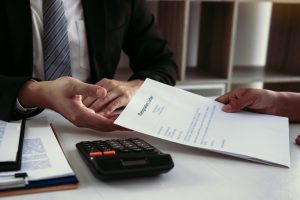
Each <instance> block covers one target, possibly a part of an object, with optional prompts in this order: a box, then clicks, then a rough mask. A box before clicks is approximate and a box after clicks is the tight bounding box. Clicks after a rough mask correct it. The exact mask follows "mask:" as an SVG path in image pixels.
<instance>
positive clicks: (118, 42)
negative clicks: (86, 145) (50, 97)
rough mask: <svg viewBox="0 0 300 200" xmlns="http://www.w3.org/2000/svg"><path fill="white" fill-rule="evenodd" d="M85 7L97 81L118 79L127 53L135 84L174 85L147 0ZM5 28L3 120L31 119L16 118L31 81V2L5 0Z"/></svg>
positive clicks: (1, 39)
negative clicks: (25, 87)
mask: <svg viewBox="0 0 300 200" xmlns="http://www.w3.org/2000/svg"><path fill="white" fill-rule="evenodd" d="M82 6H83V10H84V18H85V25H86V31H87V41H88V50H89V60H90V65H91V74H92V82H97V81H99V80H100V79H102V78H104V77H105V78H113V76H114V73H115V70H116V67H117V64H118V62H119V59H120V53H121V49H123V50H124V52H125V53H126V54H127V55H128V56H129V58H130V66H131V68H132V70H133V76H132V77H131V78H130V79H131V80H132V79H145V78H147V77H148V78H151V79H154V80H158V81H160V82H163V83H167V84H170V85H174V84H175V79H176V76H177V75H176V71H177V66H176V64H175V62H174V60H173V59H172V53H171V52H170V50H169V49H168V47H167V43H166V41H165V40H164V39H162V38H161V36H160V35H159V33H158V31H157V29H156V26H155V25H154V18H153V15H152V14H151V13H150V12H149V11H148V9H147V8H146V4H145V2H144V0H82ZM0 27H1V29H0V52H2V53H1V54H0V65H1V67H0V119H1V120H12V119H18V118H21V117H27V116H22V115H20V114H17V112H16V111H15V103H16V98H17V96H18V92H19V90H20V88H21V87H22V85H23V84H24V83H25V82H26V81H28V80H29V79H32V77H31V76H32V65H33V45H32V22H31V10H30V1H29V0H4V2H2V4H1V5H0ZM33 98H34V97H33ZM33 114H36V113H33Z"/></svg>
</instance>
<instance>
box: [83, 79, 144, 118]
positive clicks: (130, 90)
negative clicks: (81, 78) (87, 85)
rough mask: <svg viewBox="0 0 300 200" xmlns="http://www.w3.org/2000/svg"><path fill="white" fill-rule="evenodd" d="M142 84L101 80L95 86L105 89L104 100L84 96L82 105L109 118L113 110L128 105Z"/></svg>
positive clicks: (137, 81)
mask: <svg viewBox="0 0 300 200" xmlns="http://www.w3.org/2000/svg"><path fill="white" fill-rule="evenodd" d="M143 82H144V81H142V80H132V81H128V82H123V81H117V80H111V79H102V80H101V81H99V82H98V83H97V84H96V85H98V86H101V87H103V88H105V89H106V90H107V95H106V96H105V97H104V98H95V97H93V96H91V95H89V96H84V97H83V104H84V105H85V106H86V107H88V108H90V109H92V110H94V111H95V112H97V113H99V114H101V115H103V116H110V115H112V113H113V112H114V111H115V110H117V109H119V108H122V107H125V106H126V105H127V104H128V102H129V101H130V99H131V98H132V97H133V96H134V94H135V93H136V91H137V90H138V88H139V87H140V86H141V85H142V83H143Z"/></svg>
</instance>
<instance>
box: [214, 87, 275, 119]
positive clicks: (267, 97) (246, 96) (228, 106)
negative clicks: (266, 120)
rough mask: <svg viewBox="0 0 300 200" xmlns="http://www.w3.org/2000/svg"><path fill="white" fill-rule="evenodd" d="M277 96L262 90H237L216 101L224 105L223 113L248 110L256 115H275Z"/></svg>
mask: <svg viewBox="0 0 300 200" xmlns="http://www.w3.org/2000/svg"><path fill="white" fill-rule="evenodd" d="M276 100H277V94H276V92H274V91H270V90H262V89H250V88H239V89H235V90H232V91H230V92H228V93H226V94H224V95H222V96H220V97H218V98H217V99H216V101H219V102H221V103H223V104H225V105H224V107H223V111H225V112H238V111H240V110H243V109H245V110H249V111H253V112H258V113H265V114H275V112H276V111H275V110H276Z"/></svg>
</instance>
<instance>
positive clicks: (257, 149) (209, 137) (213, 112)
mask: <svg viewBox="0 0 300 200" xmlns="http://www.w3.org/2000/svg"><path fill="white" fill-rule="evenodd" d="M222 106H223V104H221V103H219V102H216V101H214V100H211V99H209V98H205V97H202V96H199V95H196V94H193V93H190V92H187V91H184V90H181V89H178V88H175V87H172V86H168V85H165V84H162V83H159V82H156V81H153V80H150V79H147V80H146V81H145V82H144V84H143V85H142V86H141V88H140V89H139V90H138V92H137V93H136V95H135V96H134V97H133V99H132V100H131V101H130V102H129V104H128V105H127V107H126V108H125V109H124V111H123V112H122V113H121V115H120V116H119V117H118V118H117V120H116V121H115V123H116V124H118V125H120V126H123V127H126V128H129V129H132V130H134V131H137V132H140V133H144V134H147V135H151V136H155V137H158V138H162V139H165V140H168V141H172V142H176V143H180V144H184V145H188V146H193V147H198V148H201V149H206V150H210V151H215V152H219V153H223V154H228V155H232V156H236V157H240V158H244V159H248V160H253V161H257V162H263V163H267V164H273V165H281V166H287V167H289V166H290V153H289V129H288V119H287V118H285V117H278V116H272V115H263V114H256V113H250V112H244V111H243V112H239V113H225V112H223V111H222Z"/></svg>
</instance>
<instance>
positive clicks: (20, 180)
mask: <svg viewBox="0 0 300 200" xmlns="http://www.w3.org/2000/svg"><path fill="white" fill-rule="evenodd" d="M27 178H28V175H27V173H26V172H19V173H4V174H0V190H4V189H10V188H19V187H24V186H26V185H27V184H28V180H27Z"/></svg>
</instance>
